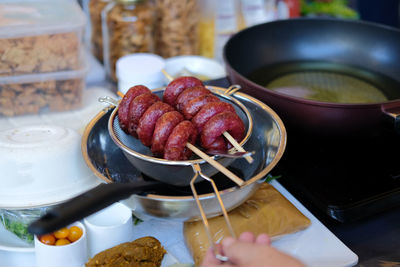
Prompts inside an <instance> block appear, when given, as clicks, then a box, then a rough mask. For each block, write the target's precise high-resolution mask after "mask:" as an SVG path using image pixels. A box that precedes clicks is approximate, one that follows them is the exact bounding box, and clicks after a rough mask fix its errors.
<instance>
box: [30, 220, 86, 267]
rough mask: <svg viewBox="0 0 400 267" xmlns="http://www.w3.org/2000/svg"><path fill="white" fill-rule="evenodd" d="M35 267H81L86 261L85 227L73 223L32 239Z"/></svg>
mask: <svg viewBox="0 0 400 267" xmlns="http://www.w3.org/2000/svg"><path fill="white" fill-rule="evenodd" d="M34 240H35V254H36V266H37V267H50V266H58V267H64V266H65V267H67V266H83V265H84V264H85V262H86V261H87V258H88V255H87V241H86V230H85V226H84V225H83V224H82V223H80V222H75V223H73V224H70V225H68V226H67V227H64V228H62V229H59V230H57V231H54V232H52V233H48V234H44V235H39V236H36V235H35V237H34Z"/></svg>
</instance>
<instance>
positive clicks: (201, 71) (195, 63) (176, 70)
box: [165, 56, 226, 83]
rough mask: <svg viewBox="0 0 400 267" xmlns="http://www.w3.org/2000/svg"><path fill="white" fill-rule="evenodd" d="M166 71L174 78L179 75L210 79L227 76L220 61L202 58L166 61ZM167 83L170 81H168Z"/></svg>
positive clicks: (169, 59)
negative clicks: (199, 76) (200, 76)
mask: <svg viewBox="0 0 400 267" xmlns="http://www.w3.org/2000/svg"><path fill="white" fill-rule="evenodd" d="M165 62H166V63H165V71H166V72H167V73H168V74H170V75H171V76H173V77H176V76H179V75H185V76H188V75H203V76H206V77H208V78H209V79H211V80H212V79H218V78H222V77H224V76H226V73H225V69H224V67H223V65H221V64H220V63H219V62H218V61H216V60H214V59H211V58H206V57H202V56H176V57H170V58H168V59H166V60H165ZM166 82H167V83H168V82H169V81H166Z"/></svg>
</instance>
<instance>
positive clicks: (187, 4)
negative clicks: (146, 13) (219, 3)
mask: <svg viewBox="0 0 400 267" xmlns="http://www.w3.org/2000/svg"><path fill="white" fill-rule="evenodd" d="M155 5H156V11H157V23H156V34H155V39H156V53H157V54H159V55H160V56H162V57H165V58H168V57H174V56H179V55H195V54H197V53H198V33H197V30H198V29H197V27H198V23H199V19H200V14H199V13H200V12H199V6H198V3H197V0H180V1H176V0H175V1H174V0H155Z"/></svg>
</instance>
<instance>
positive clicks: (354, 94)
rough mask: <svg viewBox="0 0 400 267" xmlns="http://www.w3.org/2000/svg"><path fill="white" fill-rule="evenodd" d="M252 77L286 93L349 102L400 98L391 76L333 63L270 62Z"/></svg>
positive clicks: (364, 102) (310, 98)
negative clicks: (271, 63) (270, 63)
mask: <svg viewBox="0 0 400 267" xmlns="http://www.w3.org/2000/svg"><path fill="white" fill-rule="evenodd" d="M248 78H249V79H250V80H252V81H254V82H256V83H257V84H260V85H262V86H265V87H266V88H268V89H270V90H273V91H276V92H280V93H283V94H287V95H291V96H296V97H301V98H305V99H309V100H316V101H322V102H333V103H347V104H366V103H380V102H386V101H388V100H391V99H396V98H399V91H400V90H399V87H400V86H399V84H398V83H397V82H396V81H394V80H392V79H390V78H389V77H386V76H383V75H380V74H377V73H372V72H370V71H367V70H364V69H361V68H356V67H352V66H349V65H341V64H336V63H330V62H319V61H318V62H315V61H301V62H288V63H280V64H274V65H268V66H266V67H263V68H260V69H258V70H256V71H254V72H253V73H251V74H250V75H249V76H248Z"/></svg>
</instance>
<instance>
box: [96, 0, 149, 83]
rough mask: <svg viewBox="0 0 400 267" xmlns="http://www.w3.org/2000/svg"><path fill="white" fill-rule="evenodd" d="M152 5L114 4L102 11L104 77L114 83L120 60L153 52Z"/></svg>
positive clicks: (127, 0)
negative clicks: (105, 74)
mask: <svg viewBox="0 0 400 267" xmlns="http://www.w3.org/2000/svg"><path fill="white" fill-rule="evenodd" d="M154 22H155V13H154V5H153V3H152V2H151V1H147V0H114V1H113V2H111V3H109V4H108V5H107V6H106V7H105V8H104V9H103V11H102V28H103V45H104V49H103V57H104V67H105V69H106V72H107V75H108V76H109V77H110V78H111V79H112V80H113V81H115V82H116V81H117V77H116V74H115V68H116V62H117V60H118V59H119V58H121V57H122V56H125V55H128V54H134V53H143V52H148V53H153V52H154V40H153V34H154Z"/></svg>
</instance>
